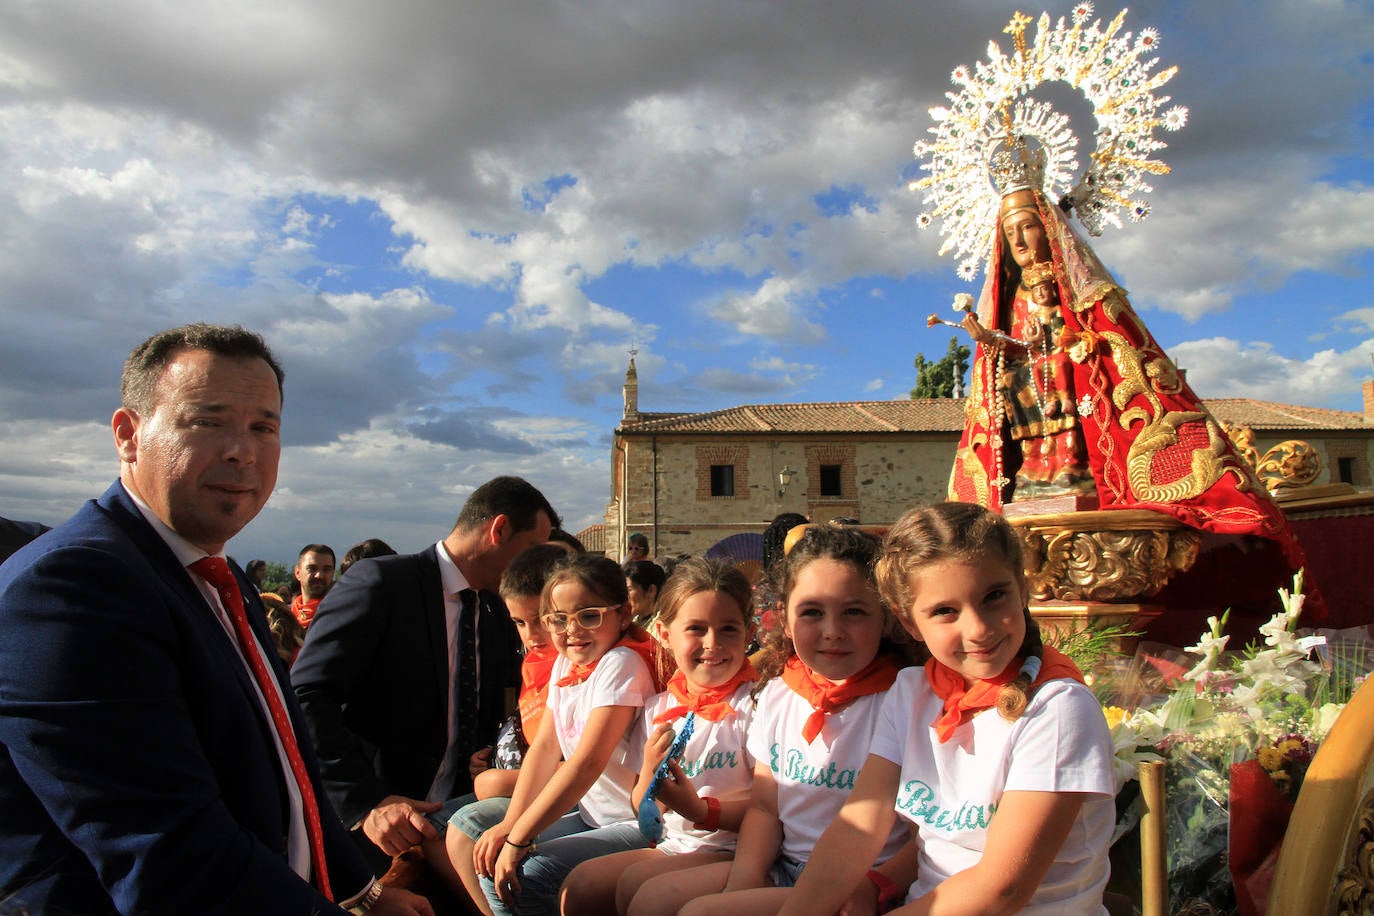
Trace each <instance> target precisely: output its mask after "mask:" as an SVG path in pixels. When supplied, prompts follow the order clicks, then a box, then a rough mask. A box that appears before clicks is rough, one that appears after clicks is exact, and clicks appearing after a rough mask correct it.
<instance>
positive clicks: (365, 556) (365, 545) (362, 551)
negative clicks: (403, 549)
mask: <svg viewBox="0 0 1374 916" xmlns="http://www.w3.org/2000/svg"><path fill="white" fill-rule="evenodd" d="M394 556H396V548H395V547H392V546H391V545H390V544H388V543H387V542H386V541H384V540H382V539H381V538H368V539H367V540H365V541H359V542H358V543H356V544H354V545H353V546H352V547H350V548H348V550H347V552H345V553H344V555H343V559H342V560H340V561H339V569H338V574H339V575H341V576H342V575H343V574H344V573H345V572H347V571H348V567H350V566H352V565H353V564H354V563H356V562H358V561H359V560H370V559H372V558H373V557H394Z"/></svg>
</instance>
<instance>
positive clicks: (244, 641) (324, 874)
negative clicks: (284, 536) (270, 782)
mask: <svg viewBox="0 0 1374 916" xmlns="http://www.w3.org/2000/svg"><path fill="white" fill-rule="evenodd" d="M190 568H191V571H192V572H194V573H195V574H196V575H198V576H200V577H201V578H202V579H204V580H205V581H206V582H209V583H210V584H211V585H213V586H214V587H215V591H217V592H219V600H220V601H221V602H222V603H223V604H224V609H225V610H226V611H228V612H229V619H230V620H232V621H233V622H234V632H235V633H236V634H237V635H238V638H239V648H240V649H242V650H243V657H244V658H245V659H247V660H248V667H249V668H251V669H252V670H253V677H254V678H255V679H256V680H257V682H258V688H259V689H260V690H261V691H262V695H263V698H264V699H266V700H267V708H268V709H270V710H271V711H272V724H273V725H275V726H276V728H277V736H278V737H279V738H281V745H282V747H283V748H285V749H286V759H287V761H288V762H289V763H290V764H291V775H293V776H295V777H296V785H297V786H298V787H300V791H301V806H302V808H304V813H305V832H306V835H307V837H308V838H309V840H310V870H311V871H312V872H314V874H315V884H316V886H317V887H318V888H319V889H320V893H322V894H324V895H325V897H327V898H328V899H329V900H330V901H331V902H332V901H333V900H334V895H333V894H332V893H331V892H330V889H329V872H328V871H327V870H326V869H325V864H324V831H323V829H322V828H321V827H320V809H319V806H318V805H317V804H316V803H315V790H314V788H313V787H312V786H311V785H310V775H309V774H308V773H306V771H305V760H304V758H302V757H301V749H300V747H299V746H298V745H297V744H296V733H295V732H294V731H293V730H292V728H291V720H290V719H288V718H287V715H286V706H285V704H283V703H282V700H281V695H280V694H279V693H278V692H277V682H276V679H275V678H274V677H272V674H271V672H269V671H268V670H267V665H266V663H265V662H263V660H262V653H261V652H260V651H259V650H258V641H257V640H256V639H254V638H253V630H252V628H250V627H249V626H248V614H247V612H246V611H245V610H244V607H243V596H242V595H241V594H240V593H239V584H238V582H237V581H236V580H235V579H234V574H233V573H232V572H231V571H230V570H229V564H228V563H227V562H225V561H224V560H223V559H221V558H219V557H202V558H201V559H199V560H197V561H196V562H194V563H192V564H191V567H190Z"/></svg>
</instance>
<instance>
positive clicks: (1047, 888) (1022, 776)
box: [783, 503, 1115, 916]
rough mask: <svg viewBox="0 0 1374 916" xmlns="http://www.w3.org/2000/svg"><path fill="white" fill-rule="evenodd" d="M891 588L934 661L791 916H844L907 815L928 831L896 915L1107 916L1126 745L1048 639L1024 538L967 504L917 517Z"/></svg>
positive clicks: (902, 525)
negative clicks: (888, 835) (876, 853)
mask: <svg viewBox="0 0 1374 916" xmlns="http://www.w3.org/2000/svg"><path fill="white" fill-rule="evenodd" d="M878 580H879V583H880V584H881V587H882V590H883V594H884V596H885V597H886V598H887V600H888V601H889V602H890V603H891V606H892V607H893V608H897V609H899V613H900V615H901V618H902V622H903V624H905V625H906V626H907V627H908V628H909V629H910V630H911V632H912V634H913V635H915V636H916V637H917V638H918V639H919V640H921V641H922V642H924V643H925V645H926V648H927V649H929V650H930V654H931V656H932V658H931V660H930V661H929V662H927V663H926V665H925V667H924V668H913V669H909V670H907V671H903V672H902V673H901V674H900V675H899V676H898V678H897V681H896V683H895V684H894V685H893V687H892V689H891V690H890V691H889V692H888V694H887V697H886V699H885V701H884V704H883V710H882V717H881V720H880V722H879V724H878V728H877V731H876V732H875V734H874V737H873V753H872V755H871V756H870V757H869V758H868V761H867V762H866V763H865V764H864V767H863V772H862V773H860V774H859V779H858V783H857V785H856V786H855V787H854V792H853V794H852V796H851V797H850V799H849V801H847V802H846V803H845V806H844V810H843V811H841V812H840V815H839V817H838V818H837V819H836V820H835V822H834V824H832V825H831V826H830V827H829V828H828V829H827V830H826V832H825V836H824V837H823V838H822V840H821V842H820V844H819V845H818V846H817V847H816V853H815V859H814V860H815V861H817V862H819V863H824V864H823V865H818V867H816V868H815V869H814V870H812V869H808V870H807V872H806V873H805V874H804V875H803V876H802V879H801V881H800V882H798V887H797V891H798V892H797V893H796V894H794V895H793V896H792V897H791V898H789V899H788V902H787V906H786V907H785V908H784V909H783V912H784V913H786V914H789V916H790V914H802V913H825V914H830V913H834V912H835V910H836V909H837V908H838V907H839V905H840V904H842V903H843V902H844V899H845V897H846V895H847V892H848V889H849V888H852V887H853V886H855V885H856V884H857V883H858V882H860V881H862V875H863V866H862V864H860V860H861V859H862V858H863V856H864V855H866V854H868V852H870V851H872V850H873V849H875V848H876V847H877V845H878V842H877V841H876V840H875V839H873V837H874V836H881V835H882V833H883V832H884V831H886V830H888V829H890V828H891V826H892V824H893V823H894V821H897V820H898V815H900V816H901V818H904V819H905V820H906V821H909V822H910V823H911V824H913V825H914V826H915V827H916V828H917V830H918V831H919V836H918V843H919V847H920V867H919V875H920V876H919V878H918V879H917V881H916V882H915V883H914V884H913V885H912V887H911V889H910V892H909V894H908V895H907V897H906V905H905V906H903V907H902V908H901V909H900V910H898V911H897V912H901V913H913V914H915V913H922V914H924V913H932V914H933V913H941V914H959V913H987V912H995V913H1014V912H1020V913H1033V914H1055V916H1071V914H1105V913H1106V912H1107V911H1106V910H1105V909H1104V908H1103V906H1102V892H1103V889H1104V887H1105V886H1106V881H1107V849H1108V846H1109V845H1110V841H1111V833H1112V827H1113V824H1114V822H1115V808H1114V803H1113V793H1114V791H1115V784H1114V780H1113V765H1112V740H1111V736H1110V734H1109V733H1108V730H1107V723H1106V719H1105V718H1104V717H1103V715H1102V709H1101V707H1100V706H1099V705H1098V702H1097V700H1096V699H1095V698H1094V697H1093V695H1092V693H1091V692H1090V691H1089V690H1088V689H1087V688H1086V687H1084V686H1083V684H1082V676H1081V675H1080V674H1079V672H1078V669H1077V668H1076V667H1074V665H1073V663H1072V662H1071V661H1069V660H1068V659H1067V658H1065V657H1064V656H1062V655H1060V654H1059V653H1058V652H1057V651H1056V650H1055V649H1053V648H1050V647H1045V646H1043V645H1042V644H1041V642H1040V636H1039V632H1038V630H1037V628H1036V626H1035V624H1034V622H1033V621H1032V620H1031V618H1030V612H1029V610H1028V609H1027V591H1026V581H1025V573H1024V572H1023V569H1022V562H1021V542H1020V538H1019V537H1018V536H1017V534H1016V532H1015V530H1014V529H1012V527H1011V525H1009V524H1008V523H1007V522H1006V521H1005V520H1004V519H1003V518H1002V517H1001V516H999V515H995V514H993V513H991V512H989V511H987V510H986V509H984V508H982V507H981V506H975V505H971V504H967V503H943V504H941V505H938V506H933V507H931V508H928V509H914V510H912V511H911V512H908V513H907V514H906V515H905V516H903V517H902V518H901V520H899V521H898V522H897V524H896V525H895V526H894V527H893V528H892V531H891V532H890V533H889V534H888V537H887V542H886V544H885V546H884V554H883V558H882V560H880V561H879V564H878ZM994 709H995V710H996V711H995V712H994V711H992V710H994Z"/></svg>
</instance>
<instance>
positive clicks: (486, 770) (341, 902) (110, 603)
mask: <svg viewBox="0 0 1374 916" xmlns="http://www.w3.org/2000/svg"><path fill="white" fill-rule="evenodd" d="M282 379H283V373H282V371H281V369H280V367H279V366H278V364H277V362H276V360H275V358H274V357H273V356H272V354H271V352H270V350H269V349H268V348H267V346H266V344H265V343H264V342H263V341H262V339H261V338H260V337H258V336H257V335H256V334H252V333H251V332H247V331H244V330H243V329H241V328H223V327H216V326H210V325H190V326H186V327H182V328H176V329H173V330H170V331H166V332H163V333H161V334H158V335H155V336H154V337H153V338H150V339H149V340H148V341H146V342H144V343H143V344H141V345H140V346H139V347H138V348H136V349H135V350H134V352H133V353H132V354H130V357H129V359H128V361H127V362H126V365H125V370H124V375H123V379H122V404H121V407H120V408H119V410H117V411H116V412H115V414H114V417H113V419H112V432H113V437H114V441H115V447H116V451H117V453H118V455H119V459H120V475H119V479H118V480H117V481H116V482H115V483H114V484H113V485H112V486H111V487H110V488H109V490H107V492H106V493H105V494H104V496H102V497H101V498H100V499H98V500H93V501H91V502H90V503H88V504H87V505H86V506H84V507H83V508H82V509H81V510H80V511H79V512H78V513H77V515H76V516H74V517H73V519H71V520H70V521H68V522H67V523H65V524H63V525H61V526H59V527H57V528H56V529H55V530H53V531H51V532H47V533H46V534H43V535H41V536H39V537H37V538H36V539H35V540H33V541H32V542H31V543H29V544H27V545H26V546H24V547H21V548H19V549H18V551H17V552H16V553H15V554H14V555H13V556H12V557H10V559H8V560H6V561H5V562H4V563H3V565H0V632H4V633H5V634H6V639H4V640H0V811H3V815H0V901H6V902H7V903H8V904H9V905H10V906H12V907H19V908H21V910H20V911H21V912H31V913H36V914H37V913H63V914H85V913H92V914H94V913H101V914H104V913H124V914H133V913H139V914H145V913H148V914H157V913H167V914H180V913H197V914H211V913H233V914H278V913H280V914H291V916H296V914H302V916H303V914H315V913H339V912H351V913H363V912H368V913H373V914H376V916H395V914H402V916H405V914H411V916H414V914H421V916H423V914H433V912H434V908H433V904H432V902H431V901H430V900H429V899H427V898H426V897H425V896H422V895H420V894H417V893H413V892H412V891H410V890H407V889H406V888H404V887H401V886H399V885H397V884H394V883H386V882H382V881H379V880H378V878H377V876H378V875H383V874H385V873H387V871H388V868H389V867H391V866H392V865H393V864H394V863H395V862H396V861H397V860H398V858H399V857H404V856H416V855H419V856H422V857H423V860H424V861H425V862H426V863H427V865H428V867H429V868H430V869H432V870H433V873H434V874H435V875H437V876H438V877H439V879H440V880H441V881H442V883H443V884H444V885H446V887H447V890H448V892H449V893H450V894H452V895H453V896H454V897H455V898H456V899H458V900H461V901H464V902H465V905H467V906H469V907H470V908H471V909H472V910H474V911H480V912H483V913H497V914H505V913H519V914H535V913H540V914H542V913H564V914H604V913H622V914H634V916H648V914H668V913H685V914H719V913H775V912H780V913H788V914H796V913H825V914H830V913H836V912H843V913H849V914H857V913H876V912H886V911H889V910H894V909H896V908H899V907H900V908H902V909H901V911H902V912H911V913H943V912H951V913H953V912H1015V911H1025V912H1045V913H1048V912H1051V911H1053V912H1055V913H1084V914H1087V913H1103V912H1105V910H1104V909H1103V904H1102V900H1103V892H1104V888H1105V885H1106V881H1107V876H1108V865H1107V850H1108V845H1109V839H1110V835H1111V831H1112V826H1113V820H1114V818H1113V793H1114V781H1113V762H1112V743H1111V739H1110V736H1109V734H1108V731H1107V726H1106V723H1105V720H1104V718H1103V716H1102V714H1101V711H1100V709H1099V707H1098V706H1097V703H1096V701H1095V700H1094V699H1093V697H1092V695H1091V693H1090V692H1089V691H1088V690H1087V689H1086V688H1085V687H1084V686H1083V685H1082V677H1081V675H1080V674H1079V672H1078V671H1077V669H1076V668H1074V666H1073V664H1072V663H1071V662H1069V661H1068V660H1067V659H1066V658H1064V657H1063V656H1061V655H1060V654H1059V653H1057V652H1056V651H1055V650H1053V649H1052V648H1049V647H1046V646H1043V645H1042V644H1041V641H1040V639H1039V636H1038V631H1037V628H1036V626H1035V624H1034V623H1033V621H1032V620H1031V618H1030V615H1029V611H1028V609H1027V597H1028V596H1027V590H1026V582H1025V578H1024V573H1023V568H1022V558H1021V547H1020V542H1019V540H1018V537H1017V535H1016V533H1015V532H1014V530H1013V529H1012V528H1011V527H1010V526H1009V525H1008V524H1007V523H1006V522H1005V521H1003V520H1002V518H1001V517H1000V516H999V515H997V514H994V513H992V512H990V511H988V510H987V509H984V508H982V507H980V506H976V505H972V504H966V503H946V504H940V505H936V506H930V507H918V508H914V509H912V510H911V511H910V512H908V513H907V514H906V515H905V516H904V517H903V518H902V519H901V520H900V521H899V522H897V523H896V525H895V526H894V527H893V528H892V529H891V530H890V531H889V532H888V533H887V535H886V537H885V538H884V539H882V540H879V538H877V537H876V536H874V535H873V534H870V533H868V532H866V531H864V530H863V529H861V528H859V527H857V526H854V525H849V524H840V523H834V522H831V523H824V524H806V520H805V519H803V518H800V517H791V518H782V517H780V518H779V519H778V520H777V521H776V522H775V524H774V525H772V526H770V528H769V530H768V531H767V533H766V534H765V554H766V555H765V567H764V573H763V577H764V578H763V581H762V583H760V584H758V585H757V586H756V585H755V584H753V583H751V582H750V581H749V580H748V579H747V578H746V577H745V575H744V573H743V572H741V570H740V569H739V568H738V567H736V566H734V565H731V564H730V563H728V562H725V561H715V560H707V559H704V558H687V559H679V560H677V561H676V562H674V563H673V564H672V565H671V570H665V569H664V568H663V566H660V565H659V564H658V563H656V562H654V561H653V560H652V559H651V558H650V553H651V548H650V545H649V543H648V541H647V539H642V536H641V537H634V538H632V539H631V541H630V544H629V558H628V559H627V560H626V562H624V563H623V564H622V563H619V562H617V561H615V560H612V559H609V558H606V557H602V556H597V555H593V554H589V553H587V552H585V551H583V550H581V548H580V545H578V544H576V543H575V539H572V538H568V537H567V536H565V535H561V534H560V533H558V529H559V525H560V518H559V515H558V513H557V512H556V511H555V509H554V508H553V506H552V504H551V503H550V501H549V500H548V499H547V498H546V497H545V496H544V494H543V493H541V492H540V491H539V490H538V489H537V488H536V487H534V486H533V485H532V484H530V483H529V482H528V481H525V480H523V479H521V478H517V477H498V478H495V479H493V480H491V481H488V482H486V483H484V484H482V485H481V486H479V487H477V488H476V489H475V490H474V491H473V492H472V494H471V495H470V496H469V497H468V499H467V500H466V502H465V503H464V505H463V506H462V507H461V509H460V511H459V513H458V516H457V520H456V522H455V523H454V525H453V527H452V529H451V530H450V531H449V532H448V533H446V534H444V535H443V536H441V537H438V538H436V541H435V542H434V543H433V544H431V545H429V546H427V547H426V548H425V549H423V550H421V551H419V552H417V553H411V554H398V553H397V552H396V551H395V550H393V549H392V548H391V547H390V546H389V545H386V544H385V543H383V542H381V541H377V540H375V539H373V540H369V541H365V542H363V543H361V544H359V545H357V546H355V547H354V548H352V549H351V550H349V551H348V553H347V554H345V556H344V558H343V560H342V561H339V562H338V563H337V564H336V560H335V554H334V551H333V550H332V549H331V548H330V547H328V546H327V545H325V544H323V543H312V544H308V545H305V546H304V547H303V548H302V549H301V551H300V553H299V556H298V558H297V561H296V564H295V566H294V568H293V570H292V576H293V579H294V580H295V583H296V585H297V586H298V588H297V589H296V590H294V591H293V592H292V593H291V594H290V596H289V598H288V597H285V596H283V595H279V594H275V593H273V592H271V591H262V590H261V589H263V588H264V587H265V583H264V581H263V578H262V577H263V575H264V573H265V571H266V568H265V564H262V563H261V561H254V562H251V563H249V564H248V566H247V568H246V569H239V568H238V567H237V565H236V564H234V563H232V562H231V561H229V560H228V558H227V554H226V553H225V550H226V545H227V543H228V541H229V540H230V539H231V538H232V537H233V536H234V535H235V534H236V533H237V532H238V531H239V530H240V529H241V528H242V527H243V526H244V525H245V524H247V522H248V521H250V520H251V519H252V518H253V517H254V516H255V515H256V514H257V512H258V511H259V510H260V509H261V508H262V505H263V504H264V503H265V502H266V500H267V497H268V496H269V495H270V493H271V492H272V490H273V487H274V486H275V483H276V473H277V462H278V458H279V454H280V428H281V395H282ZM35 533H36V532H35ZM336 566H337V570H338V575H337V577H336V574H335V573H336Z"/></svg>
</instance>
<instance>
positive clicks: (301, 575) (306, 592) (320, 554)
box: [291, 544, 334, 630]
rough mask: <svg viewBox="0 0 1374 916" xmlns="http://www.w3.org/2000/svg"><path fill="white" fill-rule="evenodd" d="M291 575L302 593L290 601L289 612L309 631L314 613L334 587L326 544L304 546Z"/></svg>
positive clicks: (331, 564)
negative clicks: (298, 584)
mask: <svg viewBox="0 0 1374 916" xmlns="http://www.w3.org/2000/svg"><path fill="white" fill-rule="evenodd" d="M291 576H292V578H294V579H295V580H296V581H297V582H298V583H300V586H301V593H300V594H299V595H297V596H296V597H295V598H294V599H292V601H291V613H293V614H295V615H296V619H297V620H299V621H300V622H301V627H302V628H303V629H307V630H308V629H310V621H312V620H314V619H315V611H316V609H317V608H319V606H320V602H321V601H323V600H324V596H325V595H327V594H329V589H330V588H331V587H332V586H333V585H334V551H333V549H332V548H330V547H329V546H328V545H326V544H306V545H305V546H304V547H302V548H301V552H300V553H299V554H297V555H296V565H295V567H293V568H292V570H291Z"/></svg>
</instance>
